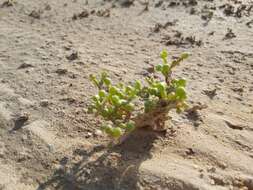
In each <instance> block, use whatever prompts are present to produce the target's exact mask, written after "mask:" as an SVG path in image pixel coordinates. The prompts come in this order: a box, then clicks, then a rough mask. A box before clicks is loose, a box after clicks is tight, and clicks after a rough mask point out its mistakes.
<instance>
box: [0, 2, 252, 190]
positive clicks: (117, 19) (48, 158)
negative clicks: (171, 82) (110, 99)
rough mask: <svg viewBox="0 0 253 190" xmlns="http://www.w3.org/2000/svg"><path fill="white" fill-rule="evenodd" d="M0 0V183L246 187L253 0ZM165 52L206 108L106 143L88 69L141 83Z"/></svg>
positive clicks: (10, 186) (208, 189)
mask: <svg viewBox="0 0 253 190" xmlns="http://www.w3.org/2000/svg"><path fill="white" fill-rule="evenodd" d="M127 2H128V3H127ZM0 5H1V6H0V189H1V190H30V189H31V190H34V189H37V190H44V189H49V190H50V189H52V190H53V189H62V190H71V189H75V190H76V189H77V190H78V189H83V190H93V189H94V190H111V189H117V190H118V189H120V190H121V189H126V190H133V189H143V190H149V189H150V190H151V189H152V190H153V189H157V190H158V189H169V190H197V189H199V190H202V189H203V190H216V189H217V190H227V189H231V190H237V189H238V190H239V189H240V190H253V3H252V1H250V0H249V1H243V0H241V1H237V0H233V1H232V0H228V1H226V0H199V1H194V0H185V1H179V0H178V1H176V0H160V1H158V0H157V1H151V0H150V1H149V4H146V3H145V2H141V1H137V0H135V1H132V3H131V1H127V0H120V1H110V0H107V1H106V0H104V1H102V0H100V1H98V0H86V1H85V0H75V1H71V0H54V1H49V0H18V1H17V0H16V1H9V2H8V1H4V0H0ZM162 49H167V50H168V51H169V53H170V56H172V55H173V56H178V55H179V54H180V53H182V52H185V51H187V52H190V53H191V54H192V56H191V57H190V58H189V59H188V60H187V61H186V62H185V63H184V64H182V65H181V66H180V68H178V70H177V71H176V75H177V76H183V77H185V78H186V79H187V80H188V92H189V102H190V104H191V105H197V104H201V105H204V107H206V108H205V109H202V110H198V111H197V112H194V113H189V114H183V115H180V116H178V115H176V114H174V113H172V115H173V119H172V121H171V122H168V132H167V133H166V134H165V135H164V134H154V133H152V132H147V131H138V132H136V133H135V134H133V136H132V138H129V139H128V140H126V141H125V142H124V143H123V144H122V145H120V146H116V147H113V148H108V147H107V146H106V144H107V143H108V141H109V139H108V138H107V137H106V136H105V135H103V134H101V133H100V131H98V130H97V129H98V126H99V122H100V121H99V120H98V119H97V118H94V117H93V116H91V115H88V114H86V111H85V110H86V108H87V105H88V104H89V97H90V96H91V95H92V94H94V93H95V90H96V89H94V88H93V87H92V85H91V84H90V82H89V80H88V76H89V74H91V73H99V72H101V71H103V70H106V71H108V73H109V74H110V75H111V77H112V79H113V80H114V81H124V82H129V81H132V80H133V79H141V78H143V76H146V75H147V74H148V72H147V69H148V68H150V67H152V66H153V65H155V64H157V63H160V60H159V52H160V51H161V50H162Z"/></svg>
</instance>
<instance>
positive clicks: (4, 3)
mask: <svg viewBox="0 0 253 190" xmlns="http://www.w3.org/2000/svg"><path fill="white" fill-rule="evenodd" d="M12 6H13V1H11V0H6V1H4V2H3V3H2V6H1V7H2V8H4V7H12ZM0 189H1V188H0Z"/></svg>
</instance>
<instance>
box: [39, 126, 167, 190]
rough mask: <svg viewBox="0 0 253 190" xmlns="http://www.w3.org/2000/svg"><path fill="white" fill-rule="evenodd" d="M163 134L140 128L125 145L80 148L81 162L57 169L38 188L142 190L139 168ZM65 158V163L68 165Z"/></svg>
mask: <svg viewBox="0 0 253 190" xmlns="http://www.w3.org/2000/svg"><path fill="white" fill-rule="evenodd" d="M161 135H162V134H157V133H155V132H152V131H146V130H145V131H144V130H136V131H135V132H134V133H132V134H131V135H130V136H129V137H128V138H127V139H126V140H125V141H124V142H123V143H122V144H120V145H117V146H114V147H112V148H108V147H104V146H97V147H94V148H93V149H92V150H91V151H89V152H87V151H83V152H82V150H76V152H77V153H78V155H81V156H82V159H81V161H79V162H78V163H75V164H73V165H71V166H70V167H69V166H67V165H66V166H65V167H64V168H61V169H59V170H57V171H56V172H55V173H54V174H53V176H52V177H51V178H49V179H48V180H47V181H46V182H44V183H43V184H41V185H40V186H39V187H38V189H37V190H45V189H50V187H54V189H59V190H124V189H126V190H134V189H138V182H139V167H140V165H141V163H142V162H143V161H145V160H147V159H150V158H151V157H152V155H151V149H152V147H153V144H154V141H155V140H156V139H158V138H159V136H161ZM64 164H65V163H64V160H63V161H62V165H64Z"/></svg>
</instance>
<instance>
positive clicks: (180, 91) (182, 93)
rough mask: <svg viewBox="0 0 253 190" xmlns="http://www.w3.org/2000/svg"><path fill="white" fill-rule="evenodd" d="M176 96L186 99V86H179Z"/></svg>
mask: <svg viewBox="0 0 253 190" xmlns="http://www.w3.org/2000/svg"><path fill="white" fill-rule="evenodd" d="M176 96H177V98H178V99H179V100H184V99H186V98H187V96H186V92H185V88H184V87H178V88H177V89H176Z"/></svg>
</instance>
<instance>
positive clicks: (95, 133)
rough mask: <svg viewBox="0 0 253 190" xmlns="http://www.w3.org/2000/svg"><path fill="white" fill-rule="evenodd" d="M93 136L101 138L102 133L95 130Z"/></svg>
mask: <svg viewBox="0 0 253 190" xmlns="http://www.w3.org/2000/svg"><path fill="white" fill-rule="evenodd" d="M94 136H97V137H101V136H103V132H102V131H101V130H98V129H96V130H95V132H94Z"/></svg>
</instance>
